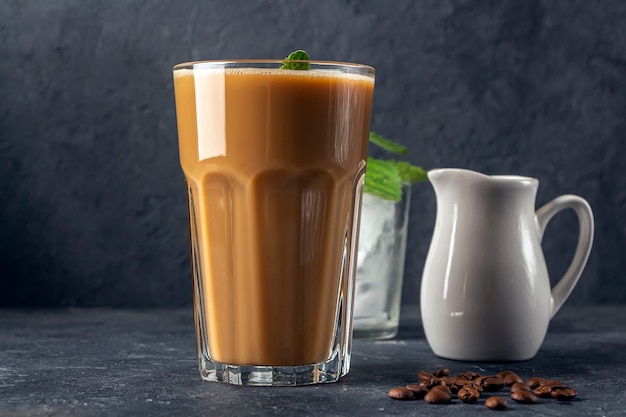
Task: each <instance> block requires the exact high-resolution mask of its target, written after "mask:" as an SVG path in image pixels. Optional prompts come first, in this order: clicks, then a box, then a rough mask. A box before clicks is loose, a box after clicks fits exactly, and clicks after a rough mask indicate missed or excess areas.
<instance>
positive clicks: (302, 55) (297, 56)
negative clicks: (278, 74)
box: [280, 49, 311, 70]
mask: <svg viewBox="0 0 626 417" xmlns="http://www.w3.org/2000/svg"><path fill="white" fill-rule="evenodd" d="M308 60H309V54H307V53H306V52H305V51H303V50H302V49H298V50H297V51H293V52H292V53H290V54H289V56H288V57H287V58H285V60H284V61H283V65H282V66H281V67H280V69H290V70H308V69H310V68H311V66H310V65H309V63H308V62H302V61H308ZM293 61H299V62H293Z"/></svg>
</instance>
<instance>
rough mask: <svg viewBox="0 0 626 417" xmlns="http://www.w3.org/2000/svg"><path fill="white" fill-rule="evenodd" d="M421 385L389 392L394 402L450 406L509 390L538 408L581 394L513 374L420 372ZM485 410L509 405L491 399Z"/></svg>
mask: <svg viewBox="0 0 626 417" xmlns="http://www.w3.org/2000/svg"><path fill="white" fill-rule="evenodd" d="M417 378H418V380H419V382H418V383H415V384H408V385H407V386H406V387H396V388H392V389H391V390H389V393H388V394H387V395H388V396H389V398H392V399H394V400H421V399H424V401H425V402H427V403H429V404H448V403H450V402H452V399H453V397H455V396H456V397H457V398H458V399H459V400H460V401H462V402H463V403H466V404H473V403H476V402H478V400H479V399H480V397H481V393H482V392H483V391H484V392H490V393H491V392H497V391H500V390H501V389H502V388H504V387H505V386H507V387H510V388H509V391H510V393H511V399H512V400H513V401H515V402H517V403H519V404H536V403H537V402H538V401H539V400H538V398H537V397H541V398H554V399H556V400H558V401H571V400H573V399H574V398H576V396H578V392H577V391H576V390H575V389H573V388H571V387H568V386H567V385H566V384H564V383H563V382H562V381H560V380H558V379H546V378H538V377H532V378H529V379H527V380H526V383H524V380H523V379H522V378H521V377H520V376H519V375H518V374H517V373H515V372H513V371H508V370H505V371H501V372H498V373H497V374H496V375H480V374H478V373H476V372H473V371H467V372H463V373H461V374H457V375H452V376H450V370H449V369H447V368H442V369H439V370H436V371H434V372H426V371H419V372H418V374H417ZM484 404H485V406H486V407H488V408H491V409H493V410H504V409H506V408H508V406H509V405H508V403H507V401H506V399H505V398H504V397H501V396H491V397H489V398H487V399H486V400H485V401H484Z"/></svg>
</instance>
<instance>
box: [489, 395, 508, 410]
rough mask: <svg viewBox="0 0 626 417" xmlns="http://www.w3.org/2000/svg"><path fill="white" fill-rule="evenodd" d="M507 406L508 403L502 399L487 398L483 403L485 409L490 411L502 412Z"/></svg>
mask: <svg viewBox="0 0 626 417" xmlns="http://www.w3.org/2000/svg"><path fill="white" fill-rule="evenodd" d="M508 406H509V403H507V402H506V400H505V399H504V398H502V397H489V398H487V400H486V401H485V407H487V408H491V409H492V410H504V409H506V408H507V407H508Z"/></svg>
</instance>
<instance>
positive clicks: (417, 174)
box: [396, 161, 428, 182]
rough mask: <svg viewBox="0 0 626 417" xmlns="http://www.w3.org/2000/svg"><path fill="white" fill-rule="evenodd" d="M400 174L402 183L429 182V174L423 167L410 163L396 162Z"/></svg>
mask: <svg viewBox="0 0 626 417" xmlns="http://www.w3.org/2000/svg"><path fill="white" fill-rule="evenodd" d="M396 166H397V167H398V174H399V175H400V179H401V180H402V182H422V181H428V174H427V172H426V171H424V169H422V167H418V166H416V165H411V164H410V163H409V162H405V161H399V162H396Z"/></svg>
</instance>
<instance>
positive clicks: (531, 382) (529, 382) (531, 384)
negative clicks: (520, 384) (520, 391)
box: [526, 377, 545, 389]
mask: <svg viewBox="0 0 626 417" xmlns="http://www.w3.org/2000/svg"><path fill="white" fill-rule="evenodd" d="M543 381H545V380H544V379H543V378H538V377H532V378H528V380H527V381H526V385H528V386H529V387H531V388H532V389H535V388H537V387H538V386H539V385H541V383H542V382H543Z"/></svg>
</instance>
